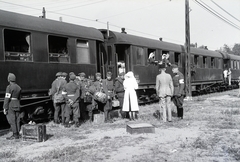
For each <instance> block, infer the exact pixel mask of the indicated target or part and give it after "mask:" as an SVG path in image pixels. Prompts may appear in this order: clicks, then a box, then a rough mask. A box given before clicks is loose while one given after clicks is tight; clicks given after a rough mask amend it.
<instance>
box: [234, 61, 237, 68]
mask: <svg viewBox="0 0 240 162" xmlns="http://www.w3.org/2000/svg"><path fill="white" fill-rule="evenodd" d="M234 69H237V61H234Z"/></svg>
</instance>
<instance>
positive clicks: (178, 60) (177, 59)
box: [174, 52, 181, 67]
mask: <svg viewBox="0 0 240 162" xmlns="http://www.w3.org/2000/svg"><path fill="white" fill-rule="evenodd" d="M174 64H176V65H177V66H178V67H181V53H177V52H175V53H174Z"/></svg>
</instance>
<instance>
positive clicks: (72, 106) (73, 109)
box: [62, 74, 80, 127]
mask: <svg viewBox="0 0 240 162" xmlns="http://www.w3.org/2000/svg"><path fill="white" fill-rule="evenodd" d="M75 78H76V76H75V75H74V74H71V75H70V81H69V83H67V84H66V85H65V87H64V88H63V92H62V93H63V94H64V95H65V99H66V108H65V109H66V111H65V117H66V121H65V126H66V127H69V126H70V125H69V121H70V116H71V113H73V120H74V122H75V126H76V127H79V117H80V110H79V88H78V85H77V84H76V82H75V81H74V80H75Z"/></svg>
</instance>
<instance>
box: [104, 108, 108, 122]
mask: <svg viewBox="0 0 240 162" xmlns="http://www.w3.org/2000/svg"><path fill="white" fill-rule="evenodd" d="M107 122H108V111H104V123H107Z"/></svg>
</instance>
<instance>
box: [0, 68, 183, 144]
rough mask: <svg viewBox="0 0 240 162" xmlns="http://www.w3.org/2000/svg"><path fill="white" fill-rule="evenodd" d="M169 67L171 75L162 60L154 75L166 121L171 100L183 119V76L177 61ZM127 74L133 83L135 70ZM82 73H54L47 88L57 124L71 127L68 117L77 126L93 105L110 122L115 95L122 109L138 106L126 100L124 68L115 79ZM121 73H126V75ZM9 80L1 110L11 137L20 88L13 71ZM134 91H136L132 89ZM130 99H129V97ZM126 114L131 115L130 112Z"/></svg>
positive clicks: (15, 135)
mask: <svg viewBox="0 0 240 162" xmlns="http://www.w3.org/2000/svg"><path fill="white" fill-rule="evenodd" d="M171 68H172V71H173V73H174V76H173V77H171V75H170V74H167V73H166V72H165V71H166V64H165V63H163V64H159V71H160V74H159V75H157V77H156V93H157V95H158V97H159V99H160V101H159V103H160V107H161V109H162V111H163V120H164V121H165V122H166V121H167V120H168V121H169V122H171V121H172V118H171V116H172V115H171V107H170V101H171V100H172V101H173V103H174V104H175V105H176V107H177V114H178V117H179V119H183V99H184V77H183V74H182V73H181V72H180V71H179V70H178V67H177V66H176V65H171ZM129 74H131V76H132V77H129V78H130V79H129V81H131V78H133V80H134V82H133V83H134V84H135V82H136V81H135V79H134V74H133V73H132V72H131V73H130V72H129ZM67 76H69V82H67V80H66V78H67ZM85 76H86V75H85V73H84V72H81V73H79V74H78V75H75V74H74V73H73V72H70V73H69V74H67V73H65V72H58V73H57V74H56V79H55V80H54V81H53V83H52V87H51V89H50V91H49V95H50V96H51V97H52V100H53V104H54V109H55V111H54V122H55V123H56V124H60V123H62V124H63V125H64V126H65V127H70V126H71V122H70V121H72V120H73V123H75V127H79V126H80V119H81V120H82V121H83V122H86V121H89V122H91V121H93V110H94V109H97V110H100V111H102V112H104V119H105V120H104V121H105V122H109V123H111V122H112V120H111V118H110V114H109V112H110V111H111V110H112V101H113V100H114V99H115V97H117V99H118V101H119V107H120V109H122V110H123V111H128V112H131V111H138V109H137V110H133V109H134V108H135V107H138V106H133V105H132V103H131V104H130V103H129V102H126V101H128V100H129V99H131V97H130V98H129V95H128V97H126V94H127V93H126V87H127V86H126V82H125V81H127V78H128V77H126V76H127V74H126V75H125V73H124V72H121V73H119V76H118V77H117V78H115V80H113V78H112V73H111V72H107V77H106V79H102V75H101V73H96V74H95V76H96V81H93V80H92V79H87V78H86V77H85ZM129 76H130V75H129ZM124 77H126V79H125V78H124ZM124 80H125V81H124ZM8 81H9V85H8V86H7V89H6V94H5V99H4V104H3V110H4V114H5V115H6V117H7V120H8V122H9V124H10V126H11V129H12V131H13V135H12V136H11V137H8V138H7V139H10V140H11V139H18V138H19V136H20V135H19V132H20V118H19V115H20V94H21V88H20V86H18V85H17V84H16V82H15V81H16V76H15V75H14V74H12V73H9V75H8ZM130 84H131V85H130V87H131V88H133V89H137V87H138V86H137V82H136V86H133V85H132V82H130ZM96 94H99V95H96ZM130 94H131V93H130ZM134 95H136V94H135V93H134ZM130 96H131V95H130ZM125 100H126V101H125ZM129 101H130V102H132V100H129ZM136 102H137V100H136ZM126 103H127V106H126ZM124 104H125V106H124ZM129 105H131V107H128V106H129ZM124 107H125V109H126V107H128V108H127V109H128V110H124ZM131 109H132V110H131ZM60 113H61V115H60ZM167 114H168V115H167ZM129 116H131V115H130V114H129ZM134 116H135V115H134ZM60 117H61V118H60ZM133 119H134V118H133Z"/></svg>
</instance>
